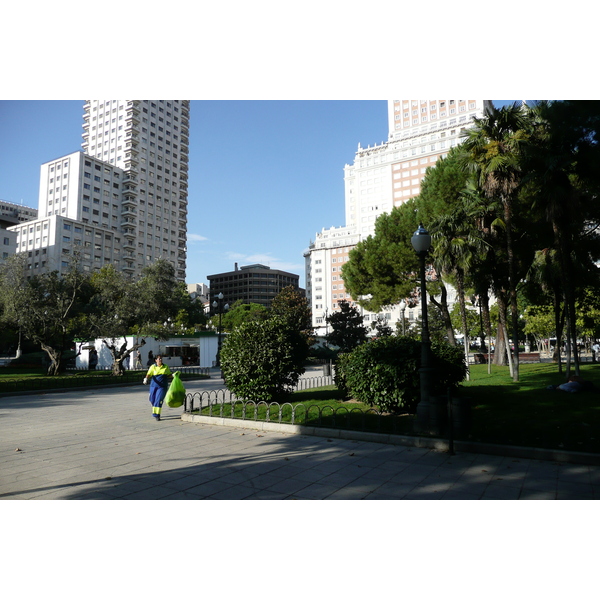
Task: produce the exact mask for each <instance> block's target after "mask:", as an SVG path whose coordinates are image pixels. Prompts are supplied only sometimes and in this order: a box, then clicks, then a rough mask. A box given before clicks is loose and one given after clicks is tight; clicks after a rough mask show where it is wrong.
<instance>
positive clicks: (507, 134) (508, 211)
mask: <svg viewBox="0 0 600 600" xmlns="http://www.w3.org/2000/svg"><path fill="white" fill-rule="evenodd" d="M527 117H528V115H527V111H526V109H525V108H523V106H522V105H521V104H519V103H516V102H515V103H514V104H513V105H511V106H503V107H502V108H499V109H498V108H494V107H490V108H489V109H488V110H487V112H486V114H485V115H484V116H483V117H481V118H479V119H474V122H475V125H474V127H472V128H469V129H467V130H465V132H464V133H463V137H464V138H465V139H464V141H463V144H462V147H463V149H464V151H465V153H466V155H467V157H468V161H467V162H466V166H467V167H468V168H469V169H471V170H472V171H474V172H475V173H477V175H478V183H479V185H480V187H481V189H482V191H483V192H484V194H485V195H486V196H488V197H490V198H496V199H498V200H499V201H500V202H501V203H502V207H503V213H504V214H503V220H504V227H505V232H506V254H507V261H508V279H509V281H508V286H509V290H508V291H509V298H510V308H511V312H512V334H513V341H514V364H513V380H514V381H519V344H518V321H519V313H518V303H517V283H518V281H517V266H516V256H515V251H514V240H513V206H514V203H515V201H516V198H517V193H518V190H519V186H520V183H521V176H522V172H521V164H520V162H519V159H520V154H521V146H522V145H523V143H524V142H525V141H526V140H527V138H528V135H529V131H528V130H529V119H528V118H527Z"/></svg>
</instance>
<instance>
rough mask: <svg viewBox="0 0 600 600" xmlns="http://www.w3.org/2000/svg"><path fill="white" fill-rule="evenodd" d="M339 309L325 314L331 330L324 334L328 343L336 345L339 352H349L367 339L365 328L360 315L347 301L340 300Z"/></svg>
mask: <svg viewBox="0 0 600 600" xmlns="http://www.w3.org/2000/svg"><path fill="white" fill-rule="evenodd" d="M338 306H339V308H340V310H338V311H336V312H334V313H332V314H330V315H328V316H327V324H328V325H330V326H331V331H330V332H329V333H328V334H327V335H326V336H325V337H326V340H327V342H328V343H329V344H332V345H333V346H337V347H338V348H339V349H340V352H349V351H350V350H353V349H354V348H356V347H357V346H359V345H360V344H362V343H363V342H365V341H366V339H367V328H366V327H365V326H364V325H363V318H362V315H361V314H360V313H359V312H358V310H357V309H356V307H354V306H351V305H350V303H349V302H346V301H345V300H340V301H339V303H338Z"/></svg>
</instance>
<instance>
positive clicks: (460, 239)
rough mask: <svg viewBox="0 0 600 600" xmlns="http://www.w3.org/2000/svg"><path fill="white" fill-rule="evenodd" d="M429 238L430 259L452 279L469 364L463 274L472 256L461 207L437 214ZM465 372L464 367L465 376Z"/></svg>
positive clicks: (473, 250)
mask: <svg viewBox="0 0 600 600" xmlns="http://www.w3.org/2000/svg"><path fill="white" fill-rule="evenodd" d="M431 236H432V238H433V241H434V243H433V248H434V251H433V260H434V262H435V263H436V265H437V266H438V267H439V269H440V271H441V273H442V275H445V276H450V277H451V278H452V279H453V280H454V284H455V286H456V293H457V296H458V303H459V308H460V316H461V321H462V326H463V343H464V349H465V361H466V364H467V365H468V364H469V336H468V326H467V313H466V302H465V298H466V290H465V281H466V274H467V273H468V272H469V270H470V268H471V267H472V266H473V263H474V261H475V260H476V250H475V248H474V245H473V241H474V240H473V237H472V227H471V225H470V224H469V221H468V220H467V217H466V214H465V212H464V210H463V209H460V208H458V209H457V210H455V211H454V212H452V213H450V214H445V215H440V216H439V217H438V219H437V220H436V221H435V222H434V223H432V225H431ZM468 377H469V373H468V370H467V378H468Z"/></svg>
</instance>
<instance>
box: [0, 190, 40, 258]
mask: <svg viewBox="0 0 600 600" xmlns="http://www.w3.org/2000/svg"><path fill="white" fill-rule="evenodd" d="M37 213H38V211H37V209H35V208H30V207H29V206H23V205H21V204H13V203H12V202H6V201H5V200H0V244H1V249H0V262H1V261H2V260H6V259H7V258H8V257H9V256H11V255H13V254H15V253H16V250H17V234H16V233H15V232H14V231H13V230H12V229H8V228H9V227H12V226H13V225H17V224H18V223H23V222H25V221H32V220H33V219H35V218H36V217H37Z"/></svg>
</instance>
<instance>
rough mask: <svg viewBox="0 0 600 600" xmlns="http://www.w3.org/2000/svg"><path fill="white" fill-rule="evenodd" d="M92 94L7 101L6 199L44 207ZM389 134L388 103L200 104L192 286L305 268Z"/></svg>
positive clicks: (1, 153)
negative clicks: (44, 195) (355, 169)
mask: <svg viewBox="0 0 600 600" xmlns="http://www.w3.org/2000/svg"><path fill="white" fill-rule="evenodd" d="M83 103H84V102H83V100H81V101H0V198H1V199H3V200H7V201H9V202H14V203H17V204H20V203H21V201H23V204H25V205H27V206H32V207H37V199H38V190H39V170H40V165H41V164H42V163H44V162H47V161H49V160H52V159H54V158H58V157H59V156H62V155H65V154H68V153H70V152H75V151H77V150H79V149H81V141H82V139H81V132H82V128H81V125H82V115H83ZM386 139H387V103H386V102H385V101H372V100H369V101H350V100H342V101H323V100H318V101H291V100H284V101H247V100H240V101H211V100H206V101H193V102H192V104H191V117H190V163H189V165H190V171H189V220H188V266H187V281H188V282H189V283H200V282H206V277H207V275H211V274H214V273H219V272H222V271H229V270H233V267H234V263H235V262H238V263H239V264H240V266H241V265H244V264H251V263H255V262H260V263H263V264H267V265H269V266H271V267H272V268H278V269H283V270H287V271H291V272H293V273H297V274H298V275H300V276H301V282H302V284H303V283H304V259H303V256H302V254H303V251H304V250H305V249H306V248H307V247H308V244H309V241H310V240H311V239H314V236H315V233H316V232H317V231H320V230H321V229H322V228H323V227H332V226H340V225H344V223H345V218H344V179H343V177H344V173H343V169H344V165H345V164H346V163H352V161H353V159H354V153H355V151H356V148H357V146H358V143H359V142H360V143H361V145H362V146H367V145H369V144H370V145H373V144H379V143H381V142H382V141H384V140H386Z"/></svg>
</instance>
